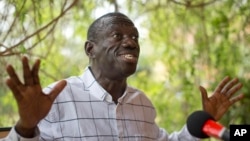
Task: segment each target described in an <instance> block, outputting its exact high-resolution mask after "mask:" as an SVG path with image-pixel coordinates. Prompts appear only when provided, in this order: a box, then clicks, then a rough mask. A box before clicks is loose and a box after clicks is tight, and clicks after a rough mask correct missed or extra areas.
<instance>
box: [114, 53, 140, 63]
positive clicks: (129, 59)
mask: <svg viewBox="0 0 250 141" xmlns="http://www.w3.org/2000/svg"><path fill="white" fill-rule="evenodd" d="M119 57H120V58H121V59H122V60H123V61H125V62H128V63H137V60H138V57H137V56H136V55H134V54H122V55H120V56H119Z"/></svg>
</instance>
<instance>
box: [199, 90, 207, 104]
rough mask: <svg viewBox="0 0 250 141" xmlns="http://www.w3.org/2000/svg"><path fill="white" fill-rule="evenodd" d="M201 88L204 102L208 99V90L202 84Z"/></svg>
mask: <svg viewBox="0 0 250 141" xmlns="http://www.w3.org/2000/svg"><path fill="white" fill-rule="evenodd" d="M199 89H200V92H201V99H202V103H204V102H205V101H206V100H208V96H207V90H206V89H205V88H204V87H202V86H200V87H199Z"/></svg>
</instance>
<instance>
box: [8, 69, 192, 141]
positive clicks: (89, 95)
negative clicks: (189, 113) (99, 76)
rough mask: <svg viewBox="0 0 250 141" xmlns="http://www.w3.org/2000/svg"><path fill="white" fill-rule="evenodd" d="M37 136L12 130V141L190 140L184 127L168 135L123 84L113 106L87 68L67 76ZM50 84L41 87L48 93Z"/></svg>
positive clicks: (144, 102) (140, 97)
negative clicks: (19, 133) (77, 73)
mask: <svg viewBox="0 0 250 141" xmlns="http://www.w3.org/2000/svg"><path fill="white" fill-rule="evenodd" d="M66 80H67V86H66V87H65V88H64V90H63V91H62V92H61V94H60V95H59V96H58V97H57V98H56V100H55V102H54V104H53V106H52V108H51V110H50V112H49V114H48V115H47V116H46V118H45V119H43V120H42V121H41V122H40V123H39V125H38V127H39V131H40V132H38V135H37V137H35V138H32V139H25V138H22V137H20V136H19V135H18V134H17V133H16V132H15V130H14V128H13V129H12V131H11V133H10V134H9V136H8V138H6V140H8V139H11V140H12V141H15V140H16V141H17V140H23V141H36V140H45V141H194V140H196V139H195V138H193V137H192V136H191V135H190V134H189V133H188V131H187V129H186V126H184V127H183V129H182V130H181V131H179V132H174V133H172V134H170V135H168V133H167V132H166V131H165V130H164V129H161V128H159V127H158V126H157V125H156V123H155V117H156V111H155V108H154V107H153V105H152V103H151V102H150V100H149V99H148V98H147V97H146V96H145V94H144V93H143V92H141V91H139V90H137V89H134V88H132V87H129V86H128V87H127V88H126V91H125V92H124V94H123V96H122V97H121V98H119V99H118V104H117V105H116V104H115V103H114V102H113V101H112V97H111V95H110V94H109V93H107V91H105V90H104V89H103V88H102V87H101V86H100V85H99V84H98V82H97V81H96V80H95V78H94V77H93V75H92V73H91V71H90V69H89V68H87V69H86V70H85V72H84V73H83V75H81V76H79V77H76V76H74V77H70V78H68V79H66ZM53 86H54V84H52V85H50V86H49V87H47V88H45V89H44V91H45V92H49V91H50V90H51V88H52V87H53Z"/></svg>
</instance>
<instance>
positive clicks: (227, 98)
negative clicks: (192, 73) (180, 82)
mask: <svg viewBox="0 0 250 141" xmlns="http://www.w3.org/2000/svg"><path fill="white" fill-rule="evenodd" d="M241 87H242V84H241V83H238V79H233V80H231V81H230V78H229V77H225V78H224V79H223V80H222V81H221V82H220V84H219V85H218V86H217V88H216V89H215V91H214V93H213V94H212V96H210V97H208V96H207V91H206V90H205V88H203V87H201V86H200V91H201V95H202V106H203V110H204V111H206V112H208V113H209V114H211V115H212V116H213V117H214V119H215V120H219V119H220V118H221V117H222V116H223V115H224V114H225V113H226V112H227V110H228V108H229V107H230V106H231V105H233V104H234V103H235V102H237V101H239V100H241V99H242V98H243V94H241V95H238V96H235V97H232V96H233V95H234V94H236V92H238V91H239V90H240V89H241Z"/></svg>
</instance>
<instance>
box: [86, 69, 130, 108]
mask: <svg viewBox="0 0 250 141" xmlns="http://www.w3.org/2000/svg"><path fill="white" fill-rule="evenodd" d="M90 70H91V69H90ZM92 73H93V75H94V77H95V79H96V81H97V82H98V83H99V84H100V85H101V86H102V87H103V88H104V89H105V90H106V91H107V92H108V93H109V94H110V95H111V96H112V99H113V101H114V102H115V103H116V104H117V102H118V99H119V98H120V97H121V96H122V95H123V93H124V92H125V90H126V87H127V79H126V78H124V79H110V78H108V77H105V76H104V75H102V73H98V72H97V71H94V70H92Z"/></svg>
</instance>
